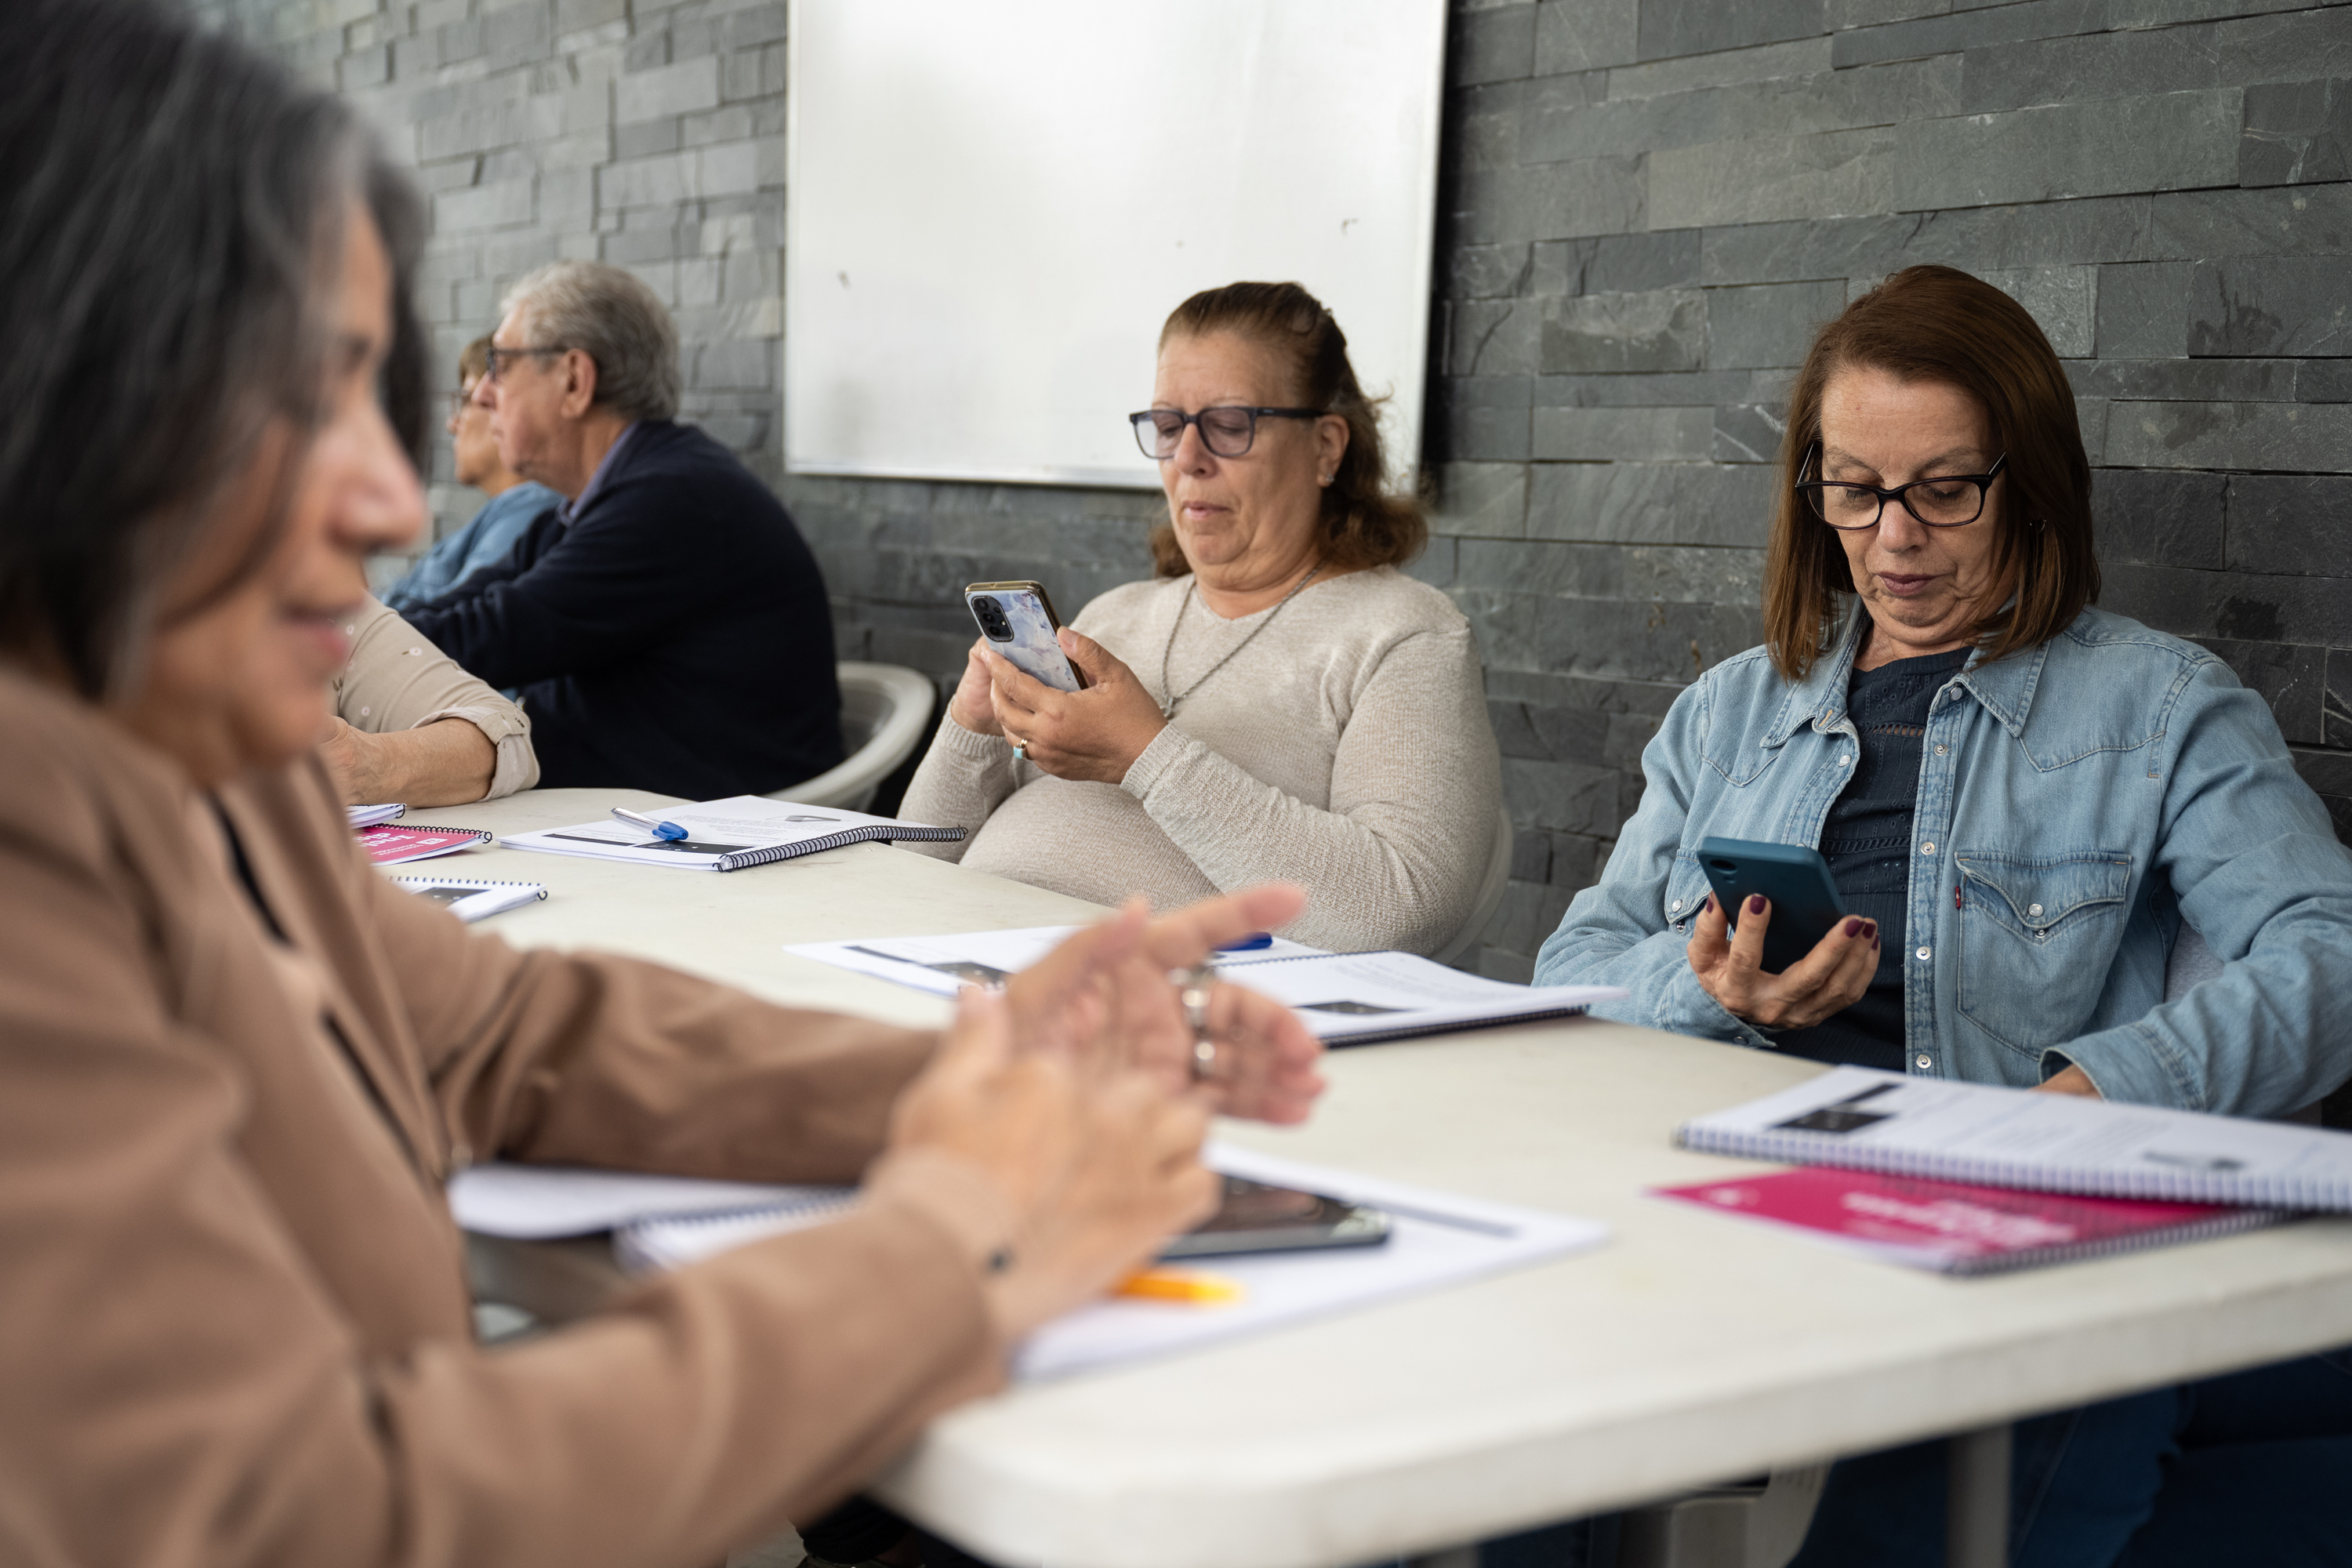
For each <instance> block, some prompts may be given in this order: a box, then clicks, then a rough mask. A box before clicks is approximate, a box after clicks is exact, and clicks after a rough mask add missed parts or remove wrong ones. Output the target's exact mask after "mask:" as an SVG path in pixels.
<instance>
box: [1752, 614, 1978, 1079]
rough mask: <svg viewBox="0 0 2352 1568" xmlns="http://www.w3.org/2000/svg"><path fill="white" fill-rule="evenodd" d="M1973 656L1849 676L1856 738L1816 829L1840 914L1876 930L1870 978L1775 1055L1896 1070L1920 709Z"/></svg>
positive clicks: (1848, 702) (1912, 661)
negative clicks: (1850, 766) (1856, 750)
mask: <svg viewBox="0 0 2352 1568" xmlns="http://www.w3.org/2000/svg"><path fill="white" fill-rule="evenodd" d="M1972 651H1974V650H1972V649H1969V648H1965V647H1963V648H1955V649H1953V650H1952V651H1951V652H1950V653H1931V654H1929V655H1927V657H1926V658H1898V659H1895V661H1894V662H1892V663H1890V664H1882V665H1880V666H1879V667H1878V668H1876V669H1857V670H1855V671H1854V672H1853V681H1852V682H1851V683H1850V684H1849V685H1848V686H1847V687H1846V697H1845V711H1846V717H1847V718H1849V719H1851V720H1853V727H1854V730H1855V731H1856V732H1857V733H1859V734H1860V735H1861V736H1862V758H1861V761H1860V762H1859V763H1857V764H1856V765H1855V767H1854V770H1853V782H1852V783H1850V784H1847V785H1846V786H1845V790H1844V792H1843V794H1841V795H1839V796H1838V798H1837V804H1836V805H1832V806H1831V807H1830V815H1829V820H1828V821H1827V822H1824V823H1823V824H1822V859H1824V860H1827V861H1828V862H1829V863H1830V879H1831V880H1832V881H1833V882H1835V883H1836V884H1837V890H1838V898H1839V899H1840V900H1842V901H1843V903H1844V905H1845V910H1846V913H1848V914H1850V915H1859V916H1861V917H1862V918H1863V919H1864V920H1874V921H1877V922H1878V973H1877V974H1876V975H1875V976H1874V977H1873V978H1872V980H1871V982H1870V989H1869V990H1868V991H1865V992H1864V993H1863V995H1862V999H1861V1000H1860V1001H1858V1002H1856V1003H1854V1004H1853V1005H1852V1006H1850V1007H1848V1008H1846V1009H1845V1010H1844V1011H1843V1012H1841V1013H1837V1014H1833V1015H1832V1016H1830V1017H1827V1018H1824V1019H1822V1021H1821V1022H1820V1023H1818V1024H1816V1025H1814V1026H1812V1027H1811V1028H1809V1029H1791V1030H1790V1031H1789V1032H1788V1033H1787V1034H1785V1035H1782V1036H1780V1037H1779V1041H1778V1043H1779V1045H1780V1049H1781V1050H1783V1051H1785V1052H1787V1053H1788V1054H1789V1055H1790V1056H1798V1057H1807V1058H1811V1059H1812V1060H1814V1061H1821V1062H1845V1063H1851V1064H1853V1066H1855V1067H1866V1068H1885V1069H1886V1070H1887V1071H1889V1072H1901V1071H1902V1070H1903V954H1904V951H1905V949H1906V947H1907V946H1908V945H1909V944H1908V943H1907V942H1906V940H1905V931H1904V916H1903V905H1904V900H1906V898H1907V897H1908V896H1909V893H1910V878H1911V817H1912V813H1913V808H1914V807H1915V806H1916V805H1917V803H1918V798H1919V748H1920V745H1921V743H1922V740H1923V737H1924V736H1925V735H1926V734H1927V705H1928V704H1929V703H1930V702H1932V701H1934V700H1935V697H1936V693H1937V690H1938V689H1941V688H1942V686H1943V684H1944V683H1945V682H1946V681H1948V680H1949V679H1951V678H1952V677H1953V676H1955V675H1957V674H1958V673H1959V671H1960V667H1961V666H1962V665H1964V664H1966V663H1968V661H1969V654H1970V653H1971V652H1972Z"/></svg>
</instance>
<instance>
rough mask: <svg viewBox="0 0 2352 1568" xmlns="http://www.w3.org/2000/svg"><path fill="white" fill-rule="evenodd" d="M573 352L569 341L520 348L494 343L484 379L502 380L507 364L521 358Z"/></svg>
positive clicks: (483, 374)
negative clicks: (501, 346)
mask: <svg viewBox="0 0 2352 1568" xmlns="http://www.w3.org/2000/svg"><path fill="white" fill-rule="evenodd" d="M571 352H572V347H571V345H570V344H568V343H549V344H547V345H546V346H544V347H542V348H520V349H502V348H499V347H497V346H496V345H492V347H491V348H490V351H489V359H490V365H489V368H488V370H486V371H484V372H483V373H482V379H483V380H484V381H499V380H502V379H503V378H504V377H505V375H506V374H507V366H509V365H510V364H512V363H514V362H515V361H517V360H519V359H523V358H527V357H533V356H537V355H541V354H561V353H571Z"/></svg>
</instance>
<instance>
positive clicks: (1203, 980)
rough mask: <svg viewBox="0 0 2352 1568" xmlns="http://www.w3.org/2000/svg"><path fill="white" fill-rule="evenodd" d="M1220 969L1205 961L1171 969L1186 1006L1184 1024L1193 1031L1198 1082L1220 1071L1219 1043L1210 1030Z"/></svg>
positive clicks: (1180, 999) (1178, 994)
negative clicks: (1213, 993) (1211, 1004)
mask: <svg viewBox="0 0 2352 1568" xmlns="http://www.w3.org/2000/svg"><path fill="white" fill-rule="evenodd" d="M1216 983H1217V972H1216V971H1215V970H1213V969H1212V968H1210V967H1209V966H1208V965H1207V964H1205V963H1196V964H1194V965H1192V967H1191V968H1189V969H1171V970H1170V971H1169V972H1168V984H1171V985H1173V986H1174V987H1176V1001H1177V1003H1178V1005H1181V1007H1182V1008H1183V1009H1184V1026H1185V1027H1186V1028H1188V1029H1190V1030H1192V1077H1193V1079H1195V1080H1196V1081H1197V1080H1200V1079H1210V1078H1214V1077H1215V1076H1216V1073H1217V1042H1216V1040H1215V1038H1214V1037H1213V1036H1212V1035H1211V1034H1210V1033H1209V996H1210V994H1211V988H1212V987H1213V986H1214V985H1215V984H1216Z"/></svg>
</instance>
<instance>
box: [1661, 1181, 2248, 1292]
mask: <svg viewBox="0 0 2352 1568" xmlns="http://www.w3.org/2000/svg"><path fill="white" fill-rule="evenodd" d="M1651 1191H1652V1193H1653V1194H1655V1195H1656V1196H1658V1197H1662V1198H1672V1199H1675V1201H1677V1202H1680V1203H1686V1204H1694V1205H1697V1206H1698V1207H1700V1208H1704V1209H1708V1210H1711V1211H1712V1212H1714V1213H1717V1214H1727V1215H1738V1216H1740V1217H1742V1218H1746V1219H1757V1220H1763V1221H1765V1222H1767V1223H1768V1224H1771V1225H1777V1226H1781V1227H1783V1228H1785V1229H1788V1230H1792V1231H1794V1232H1796V1233H1797V1234H1799V1235H1801V1236H1803V1237H1808V1238H1810V1239H1812V1240H1815V1241H1820V1242H1824V1243H1827V1244H1828V1245H1830V1246H1832V1247H1838V1248H1840V1249H1842V1250H1843V1251H1847V1252H1852V1253H1856V1254H1859V1255H1860V1256H1862V1257H1864V1258H1871V1259H1873V1260H1874V1261H1876V1262H1881V1263H1900V1264H1903V1265H1905V1266H1906V1267H1908V1268H1932V1269H1934V1270H1936V1271H1937V1272H1938V1273H1942V1274H1954V1275H1961V1276H1969V1277H1973V1276H1976V1275H1979V1274H2006V1273H2009V1272H2011V1270H2013V1269H2019V1268H2040V1267H2042V1265H2044V1264H2050V1263H2073V1262H2075V1261H2077V1260H2079V1259H2082V1258H2104V1257H2106V1256H2108V1255H2109V1254H2111V1253H2117V1252H2137V1251H2139V1250H2140V1249H2141V1248H2143V1247H2170V1246H2173V1245H2175V1244H2177V1243H2180V1242H2189V1241H2203V1240H2205V1239H2206V1238H2208V1237H2216V1236H2231V1235H2234V1234H2236V1233H2237V1232H2239V1231H2242V1230H2254V1229H2257V1228H2259V1227H2261V1226H2266V1225H2276V1224H2277V1223H2278V1222H2279V1221H2281V1220H2283V1219H2285V1218H2286V1217H2287V1215H2284V1214H2281V1213H2278V1212H2277V1211H2276V1210H2273V1209H2244V1208H2231V1207H2228V1206H2226V1205H2219V1204H2180V1203H2157V1202H2151V1201H2149V1200H2147V1199H2145V1198H2095V1197H2082V1196H2077V1195H2073V1194H2060V1193H2030V1192H2018V1191H2016V1190H2014V1189H2012V1188H2008V1187H1980V1186H1974V1185H1971V1184H1968V1183H1965V1182H1938V1181H1935V1180H1932V1179H1930V1178H1928V1177H1925V1176H1890V1175H1885V1174H1883V1173H1879V1172H1876V1171H1839V1170H1833V1169H1832V1168H1830V1167H1828V1166H1825V1165H1807V1166H1804V1167H1802V1168H1801V1169H1799V1170H1794V1171H1775V1172H1772V1173H1769V1174H1766V1175H1761V1176H1744V1177H1735V1178H1734V1179H1732V1180H1730V1181H1727V1182H1702V1183H1700V1184H1697V1185H1696V1186H1687V1187H1654V1188H1652V1189H1651Z"/></svg>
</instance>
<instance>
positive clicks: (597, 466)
mask: <svg viewBox="0 0 2352 1568" xmlns="http://www.w3.org/2000/svg"><path fill="white" fill-rule="evenodd" d="M503 308H504V311H505V316H504V319H503V320H502V321H499V328H498V331H496V332H494V333H492V334H491V337H490V351H489V370H488V374H486V375H484V376H483V377H482V379H481V381H480V382H479V383H478V384H477V385H476V387H475V389H474V396H475V398H476V400H477V401H478V402H479V403H480V404H482V405H483V406H485V407H486V408H488V410H489V414H490V433H491V435H492V437H494V438H496V440H497V442H498V445H499V458H501V460H503V461H504V462H505V464H506V466H507V467H508V468H511V469H513V470H514V471H515V472H516V473H518V474H520V475H522V476H523V477H524V478H525V479H536V480H538V481H539V482H540V483H541V484H543V485H546V486H547V487H549V488H550V489H553V490H555V491H556V492H557V493H558V494H560V495H562V496H563V497H565V498H566V500H565V504H564V505H562V506H561V507H559V508H557V509H556V510H553V511H551V512H550V513H548V514H546V515H545V516H543V517H541V518H540V519H539V521H536V522H534V523H533V524H532V525H531V526H530V529H529V530H527V531H525V532H524V534H523V536H522V538H521V539H520V541H519V542H517V544H516V545H515V548H514V550H513V552H511V553H510V554H509V555H508V557H507V558H506V560H505V561H504V563H501V564H500V565H499V566H497V567H494V568H492V569H490V570H488V571H486V572H481V573H478V574H475V575H474V576H473V577H471V578H469V579H468V580H467V581H466V582H465V583H464V584H460V585H459V586H458V587H457V588H456V589H454V590H452V591H451V592H450V593H449V594H448V595H445V596H443V597H441V598H439V599H436V600H434V601H432V602H430V603H428V604H425V605H419V606H417V607H415V608H412V609H411V610H409V611H408V613H407V618H408V620H409V622H410V623H411V624H412V625H413V626H415V627H416V629H417V630H418V631H420V632H422V633H424V634H425V636H426V637H429V638H431V639H432V640H433V641H434V642H436V643H437V644H438V645H440V647H442V648H443V649H444V650H445V651H446V652H447V653H448V654H449V656H450V657H451V658H455V659H456V660H457V662H458V663H459V664H462V665H464V666H465V667H466V668H468V669H470V670H472V671H473V672H474V673H475V674H477V675H478V676H480V677H481V678H482V679H485V680H487V681H488V682H489V683H490V684H492V685H493V686H499V687H507V688H516V687H520V689H521V695H522V699H523V703H524V706H525V707H526V708H527V709H528V710H529V711H530V718H531V725H532V730H533V739H534V741H535V742H536V745H537V748H538V752H539V760H540V767H541V783H543V784H549V785H581V784H584V785H614V786H622V787H628V788H635V789H647V790H658V791H660V792H662V793H663V794H666V795H685V796H688V797H689V798H692V799H697V800H708V799H711V798H714V797H716V796H720V795H745V794H764V793H766V792H768V791H771V790H777V789H782V788H785V787H787V786H789V785H791V784H797V783H799V782H800V781H802V780H803V779H807V778H812V777H814V776H815V775H816V774H818V773H823V772H824V770H825V769H827V768H830V767H832V766H833V765H834V764H835V763H838V762H840V761H841V756H842V752H841V729H840V707H841V699H840V693H839V691H838V689H836V687H835V683H834V672H833V662H834V648H833V620H832V615H831V612H830V610H829V609H828V607H827V605H826V602H825V592H824V578H823V577H822V576H821V575H820V574H819V573H818V571H817V565H816V561H815V558H814V556H812V555H811V554H810V553H809V549H808V545H807V544H806V543H805V542H803V540H802V538H801V536H800V531H799V530H797V529H795V528H794V527H793V521H792V519H791V518H790V517H789V516H788V515H786V513H785V511H784V509H783V507H782V504H781V503H779V502H778V501H777V500H776V498H775V497H774V496H773V495H772V494H771V493H770V492H769V490H768V488H767V487H766V486H765V485H763V484H761V482H760V481H759V480H758V479H756V478H754V477H753V476H752V475H751V472H750V470H748V469H746V468H744V467H743V465H742V464H741V463H740V462H738V461H737V460H736V458H735V457H734V455H733V454H732V453H730V452H729V451H728V450H727V449H726V448H725V447H721V446H720V445H719V443H718V442H716V441H714V440H712V439H711V438H710V437H709V436H707V435H705V434H704V433H703V432H702V431H700V430H699V429H697V428H696V427H695V426H690V425H681V424H678V423H677V404H678V392H679V383H680V377H679V374H678V354H677V326H676V324H675V323H673V322H672V321H671V320H670V315H669V312H668V310H666V309H665V308H664V307H663V305H662V302H661V300H660V299H659V298H658V297H656V295H655V293H654V291H653V290H652V289H649V288H647V287H646V284H645V283H644V282H643V281H642V280H640V279H638V278H636V277H635V275H634V274H632V273H629V272H625V271H623V270H622V269H621V268H617V267H608V266H605V265H604V264H602V263H599V262H593V261H559V262H556V263H554V264H553V265H552V266H549V267H542V268H540V269H539V270H537V271H535V272H532V273H530V274H529V275H528V276H526V277H525V278H523V279H521V280H520V281H519V282H518V283H516V284H515V286H514V288H513V289H510V290H509V292H508V294H507V297H506V300H505V301H504V307H503Z"/></svg>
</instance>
